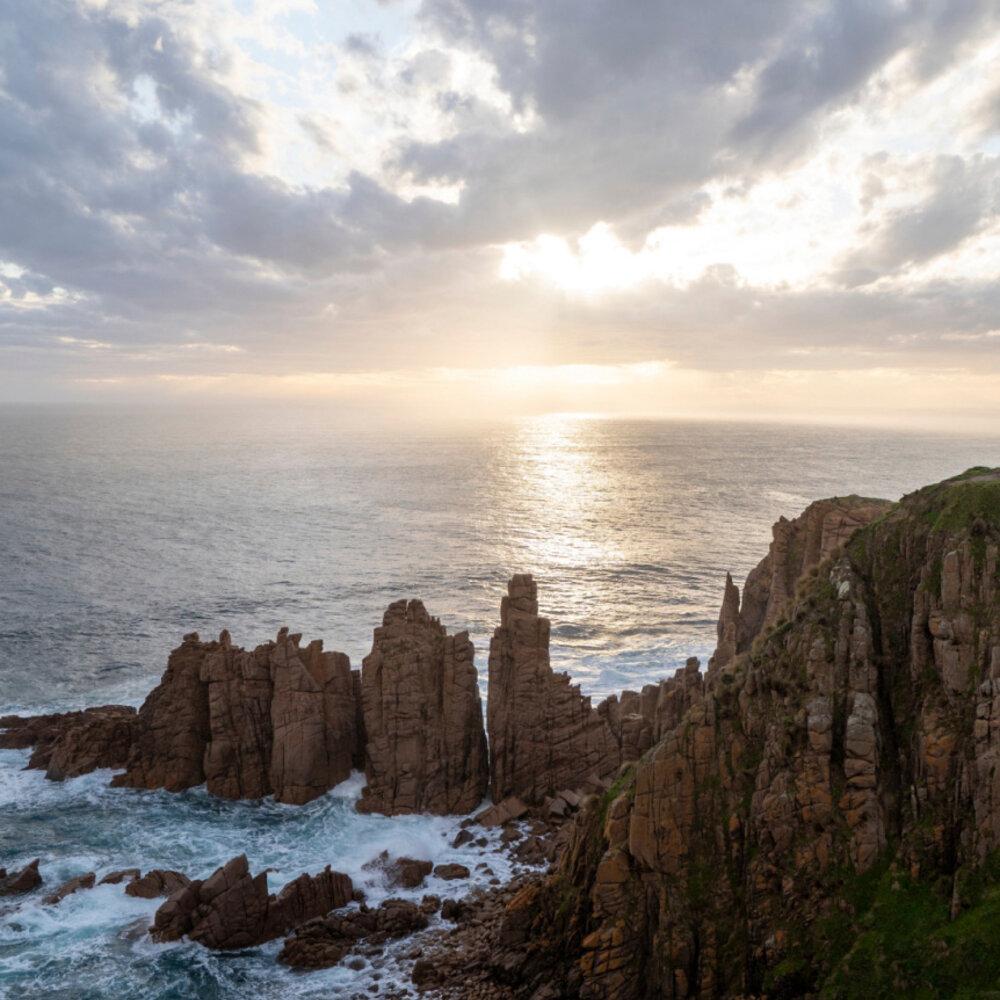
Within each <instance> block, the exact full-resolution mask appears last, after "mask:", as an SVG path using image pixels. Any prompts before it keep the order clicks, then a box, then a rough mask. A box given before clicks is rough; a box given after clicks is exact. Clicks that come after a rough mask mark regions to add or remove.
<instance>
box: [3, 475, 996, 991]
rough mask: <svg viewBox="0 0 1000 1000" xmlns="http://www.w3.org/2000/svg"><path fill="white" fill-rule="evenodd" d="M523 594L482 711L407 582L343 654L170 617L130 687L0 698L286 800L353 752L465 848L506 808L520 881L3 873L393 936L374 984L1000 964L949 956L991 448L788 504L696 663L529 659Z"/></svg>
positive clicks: (466, 653) (977, 820) (974, 882)
mask: <svg viewBox="0 0 1000 1000" xmlns="http://www.w3.org/2000/svg"><path fill="white" fill-rule="evenodd" d="M538 596H539V595H538V588H537V586H536V583H535V581H534V580H533V579H532V578H531V577H530V576H527V575H516V576H514V577H513V578H512V579H511V580H510V582H509V584H508V588H507V594H506V596H505V597H504V598H503V601H502V605H501V608H500V615H499V624H498V626H497V628H496V630H495V632H494V635H493V638H492V640H491V642H490V649H489V655H488V668H487V669H488V676H487V688H488V699H487V705H486V712H485V714H484V711H483V705H482V703H481V699H480V695H479V684H478V675H477V671H476V667H475V660H474V650H473V647H472V643H471V642H470V640H469V637H468V634H467V633H465V632H459V633H457V634H453V635H450V634H448V632H447V630H446V629H445V628H444V627H443V626H442V625H441V623H440V621H439V620H438V619H436V618H433V617H432V616H431V615H430V614H429V613H428V612H427V610H426V609H425V608H424V606H423V604H422V603H421V602H420V601H418V600H409V601H399V602H396V603H394V604H391V605H390V606H389V607H388V609H387V610H386V612H385V615H384V617H383V621H382V624H381V625H380V626H379V627H378V628H376V629H375V631H374V635H373V642H372V649H371V652H370V654H369V655H368V656H366V657H365V659H364V661H363V663H362V665H361V667H360V669H352V667H351V664H350V662H349V660H348V658H347V656H346V655H344V654H343V653H339V652H329V651H325V650H324V648H323V643H322V641H320V640H314V641H312V642H309V643H308V644H306V645H303V644H302V639H301V636H299V635H297V634H294V633H290V632H289V631H288V629H282V630H281V631H280V632H279V633H278V635H277V637H276V638H275V639H274V640H273V641H271V642H268V643H264V644H263V645H260V646H257V647H256V648H255V649H252V650H247V649H243V648H241V647H239V646H236V645H234V643H233V641H232V638H231V637H230V635H229V634H228V632H223V633H222V634H221V635H220V636H219V638H218V639H216V640H210V641H203V640H202V639H201V638H200V637H199V636H198V635H197V634H195V633H192V634H190V635H187V636H185V637H184V638H183V641H182V642H181V644H180V645H179V646H178V647H177V648H176V649H175V650H173V652H172V653H171V654H170V656H169V659H168V663H167V667H166V671H165V673H164V674H163V677H162V679H161V681H160V683H159V685H158V686H157V687H156V688H155V689H154V690H153V691H152V692H151V693H150V694H149V696H148V697H147V699H146V701H145V702H144V703H143V705H142V706H141V708H139V709H138V710H135V709H132V708H129V707H126V706H118V705H107V706H100V707H96V708H88V709H85V710H82V711H76V712H69V713H63V714H58V715H46V716H35V717H18V716H8V717H5V718H0V747H3V748H17V749H29V748H30V749H31V756H30V759H29V761H28V765H27V766H28V767H29V768H33V769H39V770H43V771H44V772H45V774H46V777H48V778H50V779H52V780H56V781H60V780H67V779H71V778H73V777H76V776H79V775H82V774H86V773H88V772H91V771H95V770H98V769H112V770H114V771H117V772H118V773H117V774H116V775H115V777H114V778H113V781H112V783H113V785H115V786H116V787H120V788H123V789H129V788H132V789H163V790H166V791H168V792H180V791H183V790H185V789H189V788H193V787H196V786H201V785H204V786H205V787H206V789H207V791H208V792H209V793H210V794H211V795H215V796H219V797H221V798H224V799H250V800H254V799H261V798H264V797H267V796H273V797H274V799H275V800H276V801H278V802H282V803H288V804H290V805H302V804H305V803H308V802H310V801H312V800H314V799H316V798H318V797H319V796H322V795H324V794H326V793H327V792H329V791H330V790H331V789H333V788H335V787H336V786H337V785H339V784H340V783H342V782H343V781H345V780H346V779H347V778H348V777H349V776H350V775H351V773H352V771H354V770H361V771H363V772H364V775H365V782H366V784H365V787H364V790H363V791H362V793H361V796H360V799H359V801H358V803H357V808H358V809H359V810H361V811H367V812H379V813H382V814H385V815H390V816H391V815H405V814H413V813H428V814H434V815H457V816H464V815H467V816H468V818H467V819H465V820H463V821H462V825H461V830H460V832H459V833H458V835H457V836H456V838H455V844H456V845H459V844H468V843H473V844H474V843H476V842H477V838H479V837H480V836H481V834H482V832H483V831H484V830H486V829H499V830H500V831H501V840H502V842H503V843H504V845H505V849H506V850H507V851H509V852H510V853H511V855H512V857H514V858H516V859H517V861H518V862H519V869H518V870H519V872H520V873H519V874H518V875H516V877H515V878H514V880H513V881H511V882H509V883H507V884H495V885H493V886H491V887H490V888H488V889H480V890H477V891H476V892H474V893H472V894H468V893H464V892H463V890H462V886H463V885H464V880H465V878H467V876H468V874H469V871H468V868H467V867H464V866H463V865H461V864H458V863H457V862H454V863H445V864H439V865H438V866H437V867H436V868H434V866H432V865H431V864H430V862H428V861H426V860H425V859H422V858H419V857H412V858H411V857H381V858H373V860H372V863H373V864H376V865H381V866H382V867H383V868H384V869H385V873H386V877H387V879H389V881H390V884H398V885H400V886H405V887H406V888H407V889H408V890H416V889H419V888H420V887H421V886H422V885H423V882H424V879H426V878H427V877H428V876H431V875H433V876H434V877H435V879H436V880H437V881H436V883H435V884H437V882H439V881H444V882H446V883H448V884H449V885H454V886H455V888H456V894H455V896H454V897H450V898H444V899H442V898H440V897H438V896H435V895H432V894H427V895H425V896H424V897H423V898H422V899H421V900H420V901H414V899H412V898H411V899H394V898H389V899H386V900H383V901H382V902H381V903H380V904H379V905H378V906H369V905H367V903H366V901H365V899H364V897H363V893H361V892H360V891H359V890H358V889H356V888H355V886H354V885H353V884H352V882H351V879H350V878H349V877H348V876H347V875H345V874H343V873H340V872H338V871H336V870H335V869H336V858H331V859H329V860H330V865H329V866H328V867H327V868H326V869H325V870H323V871H320V872H317V873H313V874H310V873H302V874H301V875H300V876H299V877H298V878H296V879H294V880H293V881H291V882H290V883H288V884H287V885H286V886H285V887H284V888H283V889H282V890H281V891H280V892H279V893H277V894H272V893H270V892H269V890H268V884H267V873H266V872H261V873H258V874H256V875H254V874H253V873H252V872H251V870H250V866H249V863H248V861H247V858H246V857H245V856H237V857H235V858H233V859H232V860H230V861H229V862H228V863H227V864H225V865H223V866H222V867H220V868H219V869H218V870H217V871H215V872H214V873H212V874H211V875H210V876H209V877H207V878H204V879H200V880H199V879H192V878H190V877H189V876H188V874H187V873H181V872H167V871H150V872H147V873H145V874H143V873H141V872H139V871H137V870H135V869H125V870H122V871H118V872H112V873H107V874H106V875H104V876H103V877H102V878H101V879H100V880H99V882H98V879H97V875H96V873H94V872H82V873H80V874H79V875H77V876H75V877H74V878H73V879H71V880H69V881H68V882H66V883H64V884H62V885H59V886H55V887H52V886H49V885H46V884H45V883H44V867H45V863H44V859H40V860H35V861H32V862H31V863H30V864H28V865H27V866H25V867H24V868H22V869H20V870H18V871H14V872H10V873H8V872H7V871H5V870H0V897H9V899H8V898H5V899H4V904H5V905H16V901H17V900H18V899H20V898H25V897H28V896H30V895H31V894H34V893H38V894H44V903H45V904H46V905H51V906H58V905H59V903H60V902H61V900H63V899H65V898H66V897H67V896H68V895H71V894H73V893H78V892H86V891H88V890H89V889H90V888H92V887H93V886H94V885H95V884H100V883H108V882H110V883H112V884H120V885H121V886H122V891H123V892H125V893H128V894H130V895H137V896H142V897H144V898H163V903H162V905H160V907H159V909H158V910H157V911H156V914H155V918H154V920H153V924H152V926H151V927H150V928H149V933H150V935H151V937H152V939H153V940H155V941H172V940H177V939H179V938H182V937H185V938H188V939H190V940H192V941H195V942H197V943H198V944H200V945H203V946H204V947H207V948H212V949H219V950H236V949H243V948H249V947H256V946H257V945H260V944H262V943H264V942H267V941H276V940H279V939H280V940H282V941H283V944H282V945H281V950H280V952H279V953H278V956H277V960H278V961H279V962H281V963H282V964H285V965H288V966H291V967H294V968H298V969H303V970H308V969H315V968H324V967H329V966H331V965H336V964H339V963H345V964H347V963H350V962H351V961H352V957H354V956H357V955H360V954H368V955H371V954H377V953H380V952H381V951H383V950H385V949H396V951H395V952H394V954H396V955H397V957H399V956H402V959H401V960H402V961H404V962H405V963H406V965H407V968H408V969H409V975H410V978H411V982H412V985H411V987H409V988H407V991H406V992H401V993H398V994H392V993H389V994H386V995H400V996H402V995H408V994H409V995H412V994H414V993H417V992H419V993H421V994H423V995H426V996H437V997H460V996H461V997H483V998H489V997H524V998H532V1000H556V998H571V997H584V998H608V1000H645V998H654V997H669V998H687V997H751V996H752V997H764V996H767V997H797V996H813V995H816V996H819V995H823V996H881V995H886V996H888V995H893V992H894V991H895V994H896V995H918V994H920V992H921V991H922V990H923V991H925V992H924V994H923V995H929V996H935V995H949V994H947V993H946V992H941V990H944V989H946V986H941V987H939V984H938V983H937V981H936V979H935V977H937V976H940V977H947V976H952V978H953V979H954V977H956V976H961V975H965V976H966V977H972V979H970V980H969V981H970V982H972V981H973V980H974V983H973V984H974V985H975V984H976V983H978V982H979V980H978V979H974V977H976V976H979V977H981V978H986V979H988V977H989V976H991V975H994V973H995V974H996V975H998V976H1000V960H997V959H990V960H988V961H980V962H979V965H977V966H974V967H973V968H972V971H970V966H969V956H970V954H972V953H973V952H974V951H975V946H976V942H978V941H979V940H980V939H979V937H977V936H976V935H977V934H980V933H985V932H984V931H983V930H982V928H983V927H984V926H985V927H986V929H987V931H988V930H990V929H992V931H1000V903H998V902H997V900H998V899H1000V896H998V895H997V893H998V892H1000V890H997V889H995V887H996V886H1000V470H990V469H985V468H978V469H972V470H969V471H968V472H966V473H964V474H963V475H962V476H958V477H955V478H954V479H951V480H947V481H945V482H943V483H939V484H935V485H933V486H929V487H926V488H925V489H923V490H920V491H917V492H916V493H913V494H910V495H909V496H907V497H904V498H903V499H902V500H901V501H899V502H898V503H892V502H889V501H883V500H873V499H869V498H861V497H838V498H831V499H828V500H820V501H816V502H815V503H813V504H811V505H810V506H809V507H808V508H807V509H806V510H805V511H804V512H803V513H802V514H801V515H800V516H799V517H797V518H795V519H793V520H787V519H784V518H782V519H781V520H779V521H778V522H777V523H776V524H775V526H774V529H773V541H772V543H771V546H770V550H769V552H768V553H767V555H766V556H765V557H764V559H763V560H762V561H761V562H760V564H759V565H758V566H757V567H756V568H755V569H754V570H753V571H752V572H751V573H750V574H749V576H748V577H747V579H746V582H745V584H744V586H743V588H742V592H741V590H740V589H739V588H737V587H736V585H735V584H734V583H733V581H732V579H731V578H729V577H727V578H726V580H725V582H724V586H723V593H722V600H721V610H720V614H719V622H718V629H717V648H716V651H715V653H714V655H713V656H712V657H711V659H710V661H709V663H708V664H707V667H706V669H705V670H704V671H703V670H702V669H701V665H700V664H699V662H698V661H697V660H695V659H692V660H689V661H688V663H687V665H686V666H685V667H684V668H682V669H681V670H679V671H678V672H677V673H675V674H674V675H672V676H670V677H668V678H665V679H664V680H662V681H661V682H660V683H659V684H651V685H647V686H646V687H644V688H643V689H642V690H641V691H624V692H622V693H621V694H620V695H617V696H614V697H611V698H608V699H606V700H604V701H603V702H601V703H600V704H599V705H596V706H594V705H592V703H591V699H590V698H588V697H586V696H584V695H583V694H582V693H581V692H580V690H579V687H578V686H576V685H573V684H572V683H571V681H570V678H569V677H568V676H567V675H565V674H560V673H557V672H555V671H554V670H553V669H552V665H551V662H550V657H549V631H550V625H549V621H548V620H547V619H546V618H544V617H542V616H540V614H539V600H538ZM123 794H127V793H123ZM487 797H488V798H489V799H490V800H491V802H492V804H489V805H486V806H485V807H484V801H485V800H486V799H487ZM484 843H485V841H484ZM432 869H433V870H432ZM496 881H497V882H499V880H496ZM903 898H906V899H911V898H913V899H919V901H920V905H921V906H922V907H923V908H924V909H923V911H921V912H924V913H926V915H927V919H926V920H925V921H924V924H925V926H923V928H922V930H921V932H920V934H921V935H923V936H919V935H917V936H916V937H915V942H914V944H913V947H912V949H911V950H912V952H913V953H911V952H910V951H907V949H906V946H905V943H901V942H900V941H897V940H896V938H895V937H892V938H891V939H890V937H887V932H885V931H884V930H883V929H882V928H881V926H880V921H879V919H877V918H878V917H879V916H880V915H890V914H892V913H893V909H892V908H893V905H894V904H895V903H896V902H898V901H899V900H902V899H903ZM12 901H13V902H12ZM914 905H916V904H914ZM933 954H936V955H937V964H936V965H933V963H931V964H929V963H928V959H927V955H933ZM980 958H981V956H980ZM991 962H992V963H993V964H990V963H991ZM994 965H996V966H997V967H996V969H995V970H994V968H993V967H994ZM956 970H957V971H956ZM977 970H978V971H977ZM947 982H948V983H951V984H952V985H955V983H952V980H948V981H947ZM958 985H959V986H961V985H962V984H961V983H958ZM865 990H867V992H865ZM927 991H929V992H927ZM935 991H938V992H935Z"/></svg>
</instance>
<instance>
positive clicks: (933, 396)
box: [0, 0, 1000, 428]
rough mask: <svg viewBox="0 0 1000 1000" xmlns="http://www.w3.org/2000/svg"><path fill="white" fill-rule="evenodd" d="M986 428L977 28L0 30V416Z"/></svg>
mask: <svg viewBox="0 0 1000 1000" xmlns="http://www.w3.org/2000/svg"><path fill="white" fill-rule="evenodd" d="M189 394H193V395H197V396H199V397H218V396H228V395H229V394H242V395H251V396H258V395H259V396H279V397H282V398H284V397H288V396H303V397H312V396H316V395H319V396H326V395H328V396H331V397H333V398H343V399H349V400H355V401H357V400H359V399H361V400H368V401H375V402H377V401H379V400H383V401H384V400H389V401H392V402H395V403H397V404H398V403H400V402H401V401H406V402H407V403H412V401H414V400H420V401H421V402H424V401H430V400H438V401H440V402H441V403H442V405H444V402H445V401H447V403H448V405H449V406H453V407H457V408H459V409H461V408H464V407H470V408H476V407H479V408H485V409H490V408H494V409H496V408H501V409H503V408H511V409H514V410H517V409H519V408H528V409H531V408H542V409H544V408H550V409H551V408H565V409H576V410H580V409H586V410H601V411H608V412H644V413H645V412H665V413H666V412H706V413H708V412H718V413H747V414H758V415H759V414H765V415H766V414H772V413H773V414H779V415H781V414H784V415H791V416H803V417H805V416H809V415H810V414H815V415H820V416H827V417H829V416H831V415H832V416H837V415H841V416H843V417H844V418H845V419H869V418H871V419H888V418H893V417H899V418H900V419H901V420H904V421H905V420H908V419H911V418H913V417H914V416H915V415H916V416H920V415H921V414H922V415H924V416H925V417H926V416H928V415H930V416H931V417H933V419H934V420H938V419H940V420H955V421H972V422H979V423H983V422H985V423H986V424H989V423H990V422H991V421H993V422H994V423H993V426H995V427H997V428H1000V0H829V2H817V0H660V2H653V0H422V2H418V0H329V2H321V0H315V2H314V0H191V2H184V0H75V2H74V0H30V2H26V0H0V399H9V400H24V399H108V400H112V399H128V398H144V399H148V398H159V397H160V396H162V397H164V398H167V397H171V396H177V395H189Z"/></svg>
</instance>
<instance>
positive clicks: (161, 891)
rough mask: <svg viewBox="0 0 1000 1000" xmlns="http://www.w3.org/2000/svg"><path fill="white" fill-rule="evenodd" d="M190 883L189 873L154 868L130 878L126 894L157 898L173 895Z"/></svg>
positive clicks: (141, 897)
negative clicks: (183, 873)
mask: <svg viewBox="0 0 1000 1000" xmlns="http://www.w3.org/2000/svg"><path fill="white" fill-rule="evenodd" d="M102 881H104V880H103V879H102ZM190 884H191V879H189V878H188V877H187V875H182V874H181V873H180V872H175V871H170V870H169V869H163V868H154V869H152V870H151V871H148V872H146V874H145V875H140V874H139V873H138V872H136V877H135V878H132V879H129V882H128V884H127V885H126V886H125V895H126V896H137V897H138V898H139V899H156V898H157V897H159V896H172V895H173V894H174V893H175V892H177V891H178V889H183V888H184V887H185V886H188V885H190Z"/></svg>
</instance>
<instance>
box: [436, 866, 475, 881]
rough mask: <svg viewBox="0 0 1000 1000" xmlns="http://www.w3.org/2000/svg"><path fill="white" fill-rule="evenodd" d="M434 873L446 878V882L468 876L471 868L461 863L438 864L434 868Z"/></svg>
mask: <svg viewBox="0 0 1000 1000" xmlns="http://www.w3.org/2000/svg"><path fill="white" fill-rule="evenodd" d="M434 875H435V876H436V877H437V878H441V879H444V880H445V881H446V882H453V881H454V880H455V879H459V878H468V877H469V869H468V868H466V867H465V865H459V864H455V863H454V862H453V863H450V864H445V865H436V866H435V868H434Z"/></svg>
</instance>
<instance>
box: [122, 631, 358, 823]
mask: <svg viewBox="0 0 1000 1000" xmlns="http://www.w3.org/2000/svg"><path fill="white" fill-rule="evenodd" d="M299 639H300V636H298V635H289V633H288V630H287V629H282V630H281V631H280V632H279V633H278V637H277V639H276V640H275V641H274V642H269V643H265V644H263V645H262V646H258V647H257V648H256V649H254V650H253V651H250V652H248V651H246V650H244V649H241V648H239V647H236V646H233V644H232V642H231V640H230V637H229V633H228V632H223V633H222V634H221V635H220V637H219V640H218V641H217V642H204V643H203V642H201V640H200V639H199V637H198V635H197V634H191V635H187V636H185V637H184V641H183V643H182V644H181V645H180V646H179V647H178V648H177V649H175V650H174V651H173V653H171V654H170V659H169V662H168V664H167V670H166V673H165V674H164V675H163V679H162V680H161V682H160V684H159V686H158V687H157V688H156V689H155V690H154V691H153V692H152V693H151V694H150V695H149V697H148V698H147V699H146V701H145V703H144V704H143V706H142V708H141V709H140V710H139V717H138V723H137V734H136V739H135V746H134V748H133V751H132V753H131V755H130V757H129V760H128V765H127V770H126V772H125V774H122V775H119V776H118V777H116V778H115V781H114V784H116V785H122V786H127V787H132V788H166V789H167V790H168V791H181V790H183V789H185V788H191V787H193V786H195V785H200V784H203V783H205V784H207V786H208V790H209V791H210V792H211V793H212V794H214V795H218V796H220V797H223V798H230V799H239V798H262V797H263V796H265V795H270V794H273V795H274V796H275V798H276V799H277V800H278V801H279V802H290V803H296V804H300V803H304V802H308V801H310V800H311V799H314V798H316V797H317V796H319V795H322V794H323V793H324V792H326V791H328V790H329V789H330V788H333V787H334V786H335V785H337V784H339V783H340V782H341V781H343V780H344V779H345V778H347V777H348V776H349V775H350V772H351V766H352V762H353V760H354V759H355V757H356V755H357V752H358V750H357V744H358V726H357V705H356V701H355V681H354V678H353V677H352V674H351V669H350V663H349V662H348V659H347V657H346V656H344V654H343V653H324V652H323V645H322V642H321V641H319V640H317V641H314V642H311V643H310V644H309V645H308V646H307V647H305V649H300V648H299Z"/></svg>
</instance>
